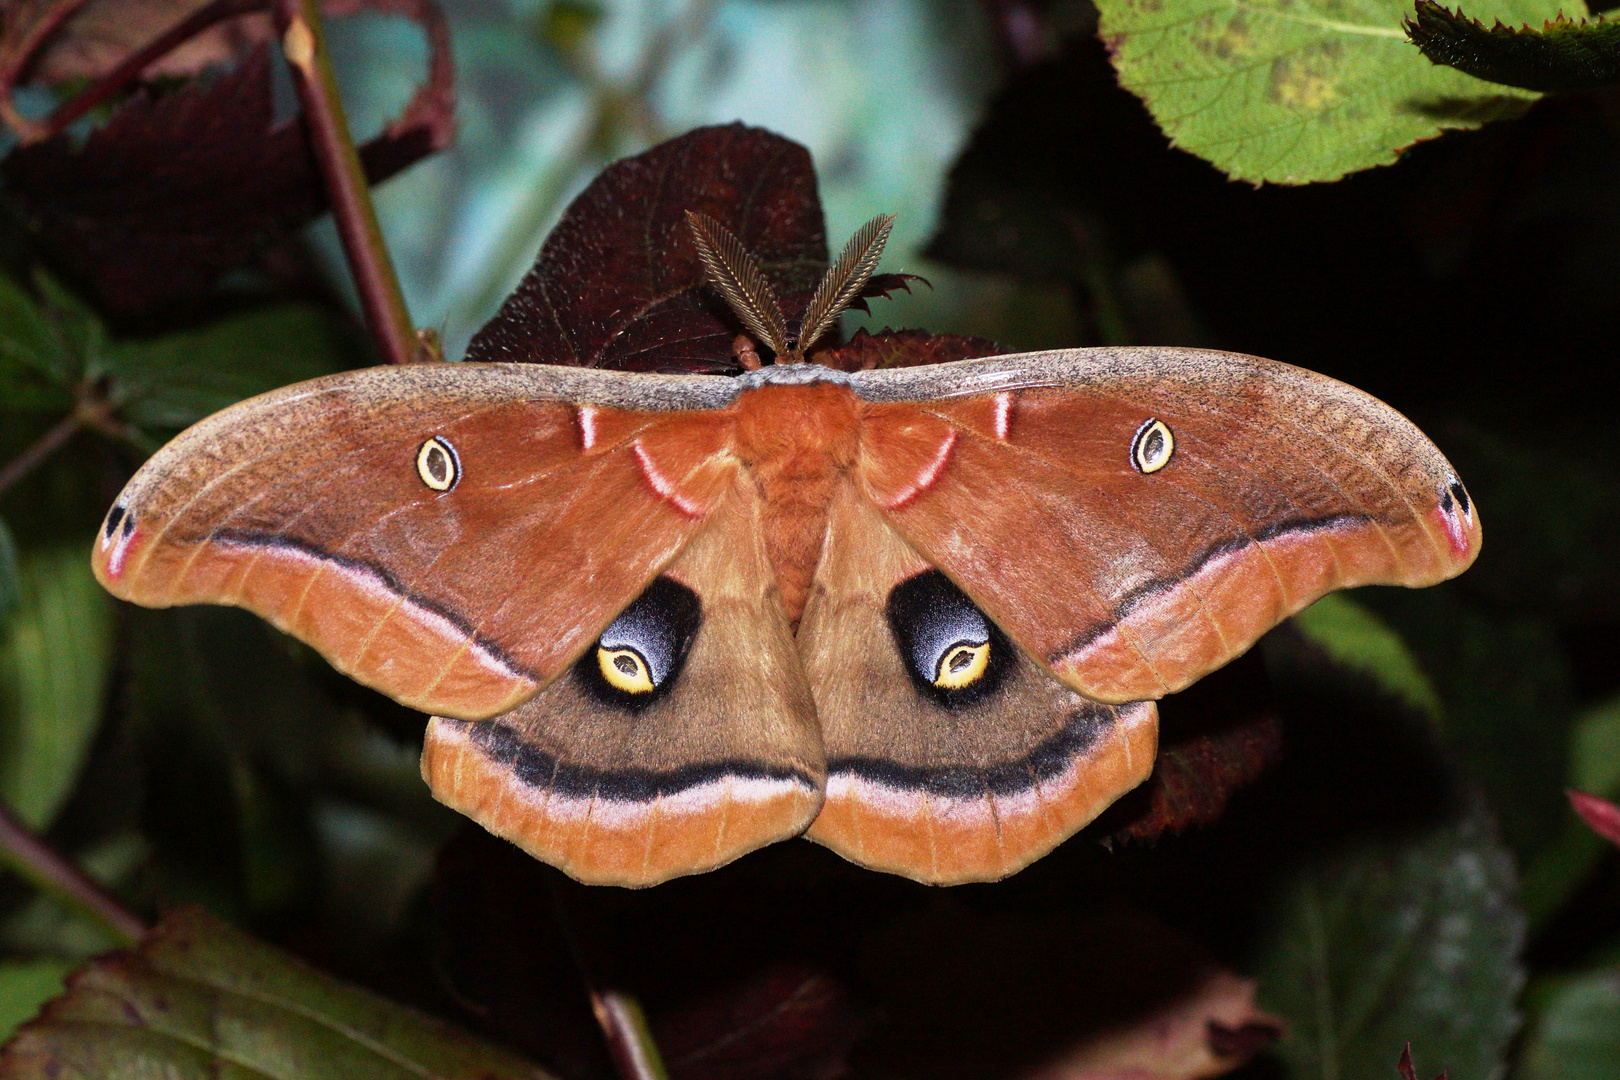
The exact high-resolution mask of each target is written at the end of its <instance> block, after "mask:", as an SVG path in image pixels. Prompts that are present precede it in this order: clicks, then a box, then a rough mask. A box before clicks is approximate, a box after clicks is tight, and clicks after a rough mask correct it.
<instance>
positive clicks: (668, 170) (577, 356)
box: [467, 124, 827, 372]
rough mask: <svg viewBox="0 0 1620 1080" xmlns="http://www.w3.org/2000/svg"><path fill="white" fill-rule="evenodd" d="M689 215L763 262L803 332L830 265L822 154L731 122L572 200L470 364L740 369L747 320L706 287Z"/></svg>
mask: <svg viewBox="0 0 1620 1080" xmlns="http://www.w3.org/2000/svg"><path fill="white" fill-rule="evenodd" d="M688 210H690V211H693V212H696V213H701V214H707V215H708V216H709V217H711V218H713V219H715V220H716V221H718V222H719V223H720V224H721V225H723V226H725V227H726V229H727V230H729V231H730V232H731V233H733V234H734V235H735V236H736V237H737V239H738V240H739V241H741V242H742V244H743V246H744V247H746V248H747V249H748V250H749V251H750V252H751V253H752V254H753V255H754V256H755V257H756V258H757V259H758V260H759V262H760V264H761V266H762V267H763V270H764V272H765V275H766V277H767V278H768V279H769V280H770V282H771V284H772V286H773V287H774V289H775V291H776V294H777V296H779V297H780V298H781V300H782V307H783V309H784V312H785V314H786V315H787V317H788V322H789V323H790V326H791V324H793V323H794V322H795V321H796V320H797V319H798V317H799V316H800V315H801V314H802V313H803V311H804V306H805V304H806V303H807V302H808V300H809V297H810V293H811V291H812V290H814V289H815V287H816V283H817V282H818V281H819V280H820V279H821V275H822V273H823V272H825V270H826V268H827V236H826V226H825V225H824V223H823V221H822V216H821V202H820V199H819V198H818V196H817V194H816V177H815V171H814V169H813V167H812V166H811V163H810V154H809V152H808V151H807V150H805V148H804V147H802V146H800V145H799V144H798V143H795V142H791V141H789V140H787V139H784V138H782V137H781V136H780V135H774V134H772V133H771V132H768V131H763V130H761V129H759V128H750V127H745V126H744V125H742V124H728V125H725V126H723V127H707V128H698V129H697V130H695V131H691V132H688V133H687V134H685V135H682V136H680V137H678V138H675V139H671V140H669V141H668V142H665V143H661V144H659V145H658V146H655V147H653V148H652V149H651V150H648V151H646V152H645V153H642V154H638V155H636V156H635V157H631V158H626V159H624V160H623V161H620V162H617V163H615V164H613V165H611V166H609V167H608V168H607V169H606V170H604V171H603V173H602V174H601V175H600V176H598V177H597V178H596V179H595V180H594V181H592V182H591V185H590V186H589V187H587V188H586V189H585V190H584V191H583V192H581V193H580V195H579V197H578V198H576V199H575V200H574V201H573V203H572V204H570V205H569V207H568V210H567V211H566V212H565V213H564V214H563V217H562V220H561V221H559V222H558V223H557V227H556V228H555V229H553V230H552V232H551V235H550V236H549V237H547V239H546V242H545V246H544V247H542V248H541V249H540V257H539V259H538V260H536V262H535V264H534V269H532V270H531V271H529V274H528V276H527V277H525V278H524V279H523V281H522V283H520V284H519V285H518V287H517V289H516V291H514V292H513V293H512V295H511V296H509V297H507V299H506V302H505V303H504V304H503V305H502V306H501V309H500V311H499V312H498V313H497V314H496V316H495V318H493V319H492V320H490V322H489V323H488V324H486V325H485V326H484V328H483V329H482V330H480V331H479V332H478V335H477V336H476V337H475V338H473V340H472V344H471V345H470V346H469V347H468V350H467V359H468V360H503V361H518V362H525V363H546V364H572V365H578V366H581V367H604V368H616V369H619V370H623V371H682V372H734V371H736V370H738V363H737V360H736V358H735V355H734V353H733V350H732V343H733V341H734V340H735V338H736V336H737V334H738V332H739V331H740V330H741V329H742V327H741V326H740V324H739V323H738V322H737V319H736V316H735V315H733V314H732V313H731V312H730V311H729V310H728V309H727V308H726V306H725V303H724V302H723V301H722V300H721V299H720V297H718V296H716V295H714V293H713V292H712V291H711V290H710V289H709V287H708V286H707V285H706V284H705V282H704V276H703V267H702V264H701V263H700V262H699V260H698V253H697V249H696V247H695V246H694V245H693V243H692V241H691V238H690V236H689V235H688V233H687V227H686V221H685V215H686V212H687V211H688ZM791 336H792V335H790V337H791Z"/></svg>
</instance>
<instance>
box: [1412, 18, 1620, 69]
mask: <svg viewBox="0 0 1620 1080" xmlns="http://www.w3.org/2000/svg"><path fill="white" fill-rule="evenodd" d="M1416 12H1417V18H1416V19H1410V18H1409V19H1407V20H1406V33H1407V36H1408V37H1409V38H1410V39H1411V41H1412V44H1414V45H1416V46H1417V47H1418V48H1420V49H1422V50H1423V55H1424V56H1427V57H1428V58H1429V59H1430V60H1432V61H1434V62H1435V63H1436V64H1445V65H1448V66H1450V67H1454V68H1456V69H1457V70H1458V71H1463V72H1467V73H1468V74H1469V75H1472V76H1474V77H1475V78H1479V79H1486V80H1488V81H1490V82H1493V83H1501V84H1502V85H1504V86H1518V87H1522V88H1524V89H1526V90H1541V91H1549V90H1565V91H1568V90H1597V89H1600V88H1602V87H1605V86H1613V85H1615V84H1616V83H1620V23H1610V22H1604V21H1603V20H1601V19H1599V20H1598V21H1597V22H1592V23H1589V22H1587V21H1586V20H1585V19H1582V20H1581V21H1580V22H1575V21H1573V20H1571V19H1566V18H1564V15H1563V13H1562V12H1560V13H1559V15H1558V17H1557V18H1556V19H1553V20H1551V21H1550V22H1547V23H1544V24H1543V28H1542V29H1540V30H1535V29H1532V28H1531V27H1528V26H1525V27H1520V28H1518V29H1515V28H1513V27H1511V26H1503V25H1502V24H1501V23H1500V22H1498V23H1497V24H1496V25H1495V26H1492V27H1489V28H1487V27H1486V26H1485V24H1484V23H1482V22H1479V21H1478V20H1477V19H1471V18H1469V17H1468V16H1466V15H1464V14H1463V13H1462V11H1461V10H1460V9H1459V10H1458V11H1457V12H1456V13H1455V14H1453V13H1452V12H1450V11H1447V10H1446V9H1445V8H1444V7H1442V6H1440V5H1439V4H1436V3H1434V2H1433V0H1417V9H1416Z"/></svg>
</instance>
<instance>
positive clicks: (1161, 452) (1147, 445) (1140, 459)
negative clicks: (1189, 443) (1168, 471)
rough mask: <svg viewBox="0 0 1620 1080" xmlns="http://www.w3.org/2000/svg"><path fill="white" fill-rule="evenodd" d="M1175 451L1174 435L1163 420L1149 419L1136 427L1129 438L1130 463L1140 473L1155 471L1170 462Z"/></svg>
mask: <svg viewBox="0 0 1620 1080" xmlns="http://www.w3.org/2000/svg"><path fill="white" fill-rule="evenodd" d="M1175 452H1176V437H1175V436H1174V435H1172V434H1171V433H1170V427H1169V425H1167V424H1166V423H1165V422H1164V421H1163V420H1154V419H1149V420H1148V421H1147V422H1146V423H1144V424H1143V425H1142V426H1141V427H1139V428H1137V429H1136V436H1135V437H1134V438H1133V439H1131V464H1132V465H1134V466H1136V471H1137V472H1141V473H1156V472H1158V471H1159V470H1160V469H1162V468H1164V467H1165V466H1166V465H1168V464H1170V458H1171V456H1172V455H1173V454H1175Z"/></svg>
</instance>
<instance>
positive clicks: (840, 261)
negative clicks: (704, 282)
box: [686, 210, 894, 364]
mask: <svg viewBox="0 0 1620 1080" xmlns="http://www.w3.org/2000/svg"><path fill="white" fill-rule="evenodd" d="M686 225H687V228H689V229H690V230H691V232H692V241H693V243H695V244H696V245H697V250H698V259H699V261H700V262H702V264H703V273H704V276H705V277H707V278H708V280H709V284H710V285H713V286H714V288H715V290H716V291H717V292H719V294H720V295H721V296H723V297H725V299H726V303H727V304H729V305H730V306H731V310H732V311H733V312H734V313H735V314H736V316H737V318H738V319H739V320H740V321H741V322H742V324H743V326H744V327H745V328H746V329H747V330H748V332H749V333H750V334H752V335H753V336H754V339H755V340H756V341H758V342H761V343H763V344H765V345H768V346H770V348H771V350H772V351H773V352H775V353H776V359H777V363H785V364H794V363H800V362H802V361H803V360H804V354H805V353H806V352H808V351H809V350H810V347H811V346H812V345H814V344H815V343H816V342H817V341H819V340H820V339H821V337H822V335H824V334H826V332H827V331H828V330H830V329H832V326H833V323H835V322H837V321H838V316H840V315H842V314H843V313H844V309H845V308H847V307H849V305H850V304H851V303H853V302H854V301H855V298H856V297H858V296H860V294H861V290H862V289H863V288H865V287H866V283H867V282H868V281H869V280H871V278H872V273H873V272H874V271H875V270H876V269H877V265H878V260H879V259H880V258H882V257H883V245H884V244H886V243H888V240H889V233H890V231H891V230H892V229H893V228H894V215H893V214H880V215H879V216H877V217H875V218H873V219H872V220H871V221H868V222H867V223H866V224H865V225H862V226H861V227H860V228H859V229H858V230H856V232H855V235H854V236H852V237H850V238H849V243H847V244H845V245H844V250H843V251H842V252H840V253H839V255H838V258H837V259H835V260H833V264H832V265H831V266H829V267H828V268H827V273H826V274H825V275H823V277H822V279H821V284H819V285H817V286H816V291H815V293H814V295H812V296H811V297H810V303H809V305H808V306H806V307H805V309H804V319H803V320H802V321H801V322H800V323H799V337H798V340H797V341H794V342H793V343H792V345H791V346H790V345H789V344H788V336H787V320H786V319H785V318H784V317H783V315H782V305H781V303H780V302H779V301H778V300H777V299H776V292H775V290H773V289H772V288H771V283H770V281H769V280H768V279H767V278H766V277H765V270H764V268H763V267H761V266H760V263H759V260H758V259H757V258H755V257H754V254H753V252H751V251H749V250H748V249H747V248H746V247H744V246H743V243H742V241H741V240H738V239H737V238H736V237H735V236H734V235H732V233H731V231H730V230H729V229H727V228H726V227H725V226H724V225H722V224H720V223H719V222H718V221H716V220H714V219H713V218H711V217H709V216H708V215H707V214H698V213H694V212H692V211H691V210H688V211H687V212H686Z"/></svg>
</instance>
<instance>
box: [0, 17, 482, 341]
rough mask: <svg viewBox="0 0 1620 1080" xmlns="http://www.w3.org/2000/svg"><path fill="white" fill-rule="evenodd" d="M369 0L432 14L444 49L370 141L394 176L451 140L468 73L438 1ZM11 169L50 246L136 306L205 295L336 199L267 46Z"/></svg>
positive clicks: (106, 295) (374, 170)
mask: <svg viewBox="0 0 1620 1080" xmlns="http://www.w3.org/2000/svg"><path fill="white" fill-rule="evenodd" d="M368 6H370V7H373V8H382V9H387V10H394V11H398V12H400V13H402V14H407V15H410V16H411V17H413V18H418V19H419V20H420V21H422V22H423V23H424V26H425V28H426V30H427V32H428V36H429V39H430V43H431V45H432V47H433V52H432V60H431V61H430V67H429V79H428V82H427V83H426V84H424V86H423V87H422V88H421V89H420V90H419V91H418V92H417V94H416V97H415V98H414V99H413V100H412V102H411V104H410V105H409V106H408V107H407V109H406V111H405V113H404V114H403V115H402V116H401V118H400V119H399V120H397V121H395V122H394V123H393V124H390V125H389V127H388V129H387V130H385V131H384V132H383V133H382V134H381V135H379V136H377V137H376V138H374V139H372V140H371V141H369V142H368V143H366V144H365V145H364V146H362V147H361V148H360V156H361V161H362V162H363V164H364V165H365V168H366V175H367V177H368V178H369V179H370V180H371V181H372V183H380V182H381V181H382V180H385V179H387V178H388V177H389V176H392V175H393V174H395V173H397V172H399V171H400V170H401V169H403V168H405V167H406V166H408V165H410V164H411V163H413V162H415V161H417V160H418V159H420V158H422V157H424V156H425V155H427V154H429V153H432V152H433V151H434V150H437V149H440V148H442V147H444V146H445V145H447V144H448V142H449V140H450V138H451V137H452V135H453V123H454V121H453V107H454V77H453V72H452V69H451V66H450V54H449V37H448V31H447V30H446V28H445V24H444V20H443V16H442V15H441V14H440V13H439V12H438V11H437V9H436V8H433V7H432V6H431V5H429V4H428V3H426V0H420V2H417V3H411V4H405V3H402V2H400V0H384V2H382V3H372V4H369V5H368ZM0 171H3V173H4V176H5V179H6V183H7V186H8V187H9V189H10V190H11V192H12V195H13V198H14V199H15V200H16V202H17V203H18V205H19V207H20V208H21V209H22V211H23V212H24V214H25V216H26V217H28V218H29V219H30V221H31V223H32V225H33V227H34V228H35V230H36V231H37V232H38V233H39V236H40V239H41V242H42V244H43V245H44V246H45V247H46V249H47V250H48V251H49V252H51V253H52V255H53V256H54V257H55V258H56V259H57V260H58V261H59V262H61V263H62V264H63V265H64V266H65V267H66V268H67V269H68V270H69V271H70V272H71V273H73V274H75V275H76V276H78V277H80V278H82V279H84V280H86V281H88V282H89V283H90V284H91V285H92V286H93V287H94V289H95V290H96V291H97V292H98V293H99V294H100V296H101V298H102V299H103V300H104V301H105V303H106V304H107V305H108V306H109V307H110V308H112V309H113V310H114V311H115V312H116V313H119V314H125V315H129V314H139V313H143V312H146V311H150V310H153V309H155V308H158V307H161V306H164V305H166V304H172V303H175V302H178V301H183V300H187V299H190V298H192V297H195V296H198V295H200V294H201V293H203V292H205V291H206V290H207V289H209V288H210V287H211V286H212V285H213V283H214V282H215V281H216V280H217V279H218V278H219V276H220V275H221V274H223V273H224V272H226V271H228V270H231V269H233V268H235V267H238V266H241V265H244V264H246V263H248V262H250V261H251V260H252V259H254V258H255V257H256V256H258V255H259V254H260V253H261V252H263V251H265V250H266V249H267V248H269V247H270V246H271V245H272V244H274V243H276V242H277V241H278V240H282V239H284V238H286V237H287V235H288V234H289V233H290V232H291V230H293V229H295V228H297V227H298V226H300V225H302V224H304V223H305V222H307V221H309V220H310V219H312V218H313V217H315V216H316V215H317V214H319V213H321V212H322V211H323V210H324V209H325V204H326V200H325V194H324V191H323V189H322V187H321V183H320V173H319V170H318V168H317V167H316V164H315V160H314V156H313V154H312V153H311V151H310V148H309V144H308V140H307V138H306V137H305V133H304V127H303V123H302V118H301V117H298V118H294V119H293V120H291V121H288V122H285V123H282V124H275V123H273V114H272V99H271V67H270V58H269V55H268V52H267V51H266V49H265V48H264V47H259V48H256V49H254V50H253V51H252V52H251V53H250V54H249V55H248V57H247V58H246V59H244V60H243V61H242V62H241V63H240V64H239V65H238V66H237V67H236V69H235V70H233V71H229V72H226V73H222V74H220V75H218V76H217V77H215V78H212V79H199V80H197V81H194V82H192V83H191V84H189V85H188V86H186V87H184V88H182V89H180V90H178V91H176V92H174V93H172V94H168V95H165V96H162V97H156V98H154V97H152V96H150V95H149V94H144V93H143V94H140V95H137V97H136V98H135V99H134V100H132V101H131V102H130V103H129V104H127V105H126V106H124V108H122V109H121V110H119V112H118V113H117V114H116V115H115V116H114V117H113V118H112V120H110V121H109V122H108V123H107V124H106V125H105V126H104V127H102V128H100V129H98V130H97V131H94V132H92V133H91V135H90V137H89V138H88V139H87V140H85V143H84V145H83V146H82V147H80V148H75V147H74V145H73V143H72V141H71V140H70V139H69V138H68V137H67V136H65V135H60V136H57V137H56V138H53V139H50V140H47V141H45V142H42V143H39V144H36V145H33V146H28V147H24V148H21V149H18V150H16V151H13V153H12V154H11V155H10V156H9V157H8V158H7V159H6V161H5V163H4V165H3V166H0ZM153 267H162V268H163V272H162V273H154V272H153Z"/></svg>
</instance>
